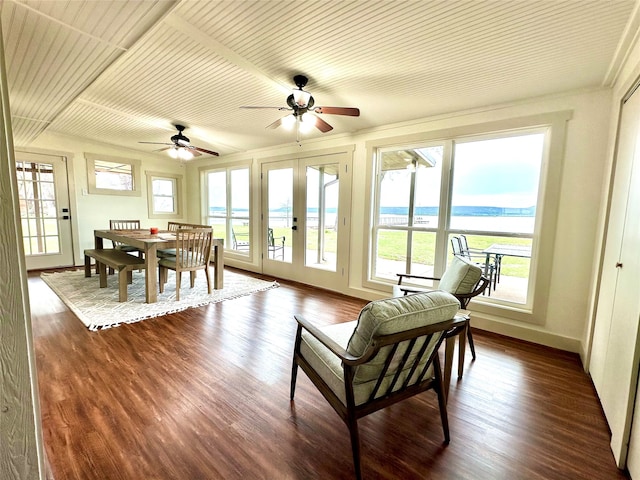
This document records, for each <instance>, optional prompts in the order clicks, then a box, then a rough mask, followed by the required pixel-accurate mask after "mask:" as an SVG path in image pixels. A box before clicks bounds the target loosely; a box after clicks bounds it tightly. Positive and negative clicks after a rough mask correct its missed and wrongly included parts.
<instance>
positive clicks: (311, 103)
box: [240, 75, 360, 141]
mask: <svg viewBox="0 0 640 480" xmlns="http://www.w3.org/2000/svg"><path fill="white" fill-rule="evenodd" d="M308 81H309V79H308V78H307V77H305V76H304V75H296V76H295V77H293V83H295V85H296V87H298V88H297V89H296V88H294V89H293V92H292V93H291V95H289V96H288V97H287V105H288V106H287V107H253V106H243V107H240V108H254V109H259V108H271V109H277V110H283V111H289V112H291V113H290V114H288V115H286V116H285V117H282V118H279V119H278V120H276V121H275V122H273V123H272V124H270V125H267V127H266V128H277V127H279V126H280V125H283V126H284V127H289V128H290V127H292V126H294V125H295V127H296V134H297V138H296V140H297V141H299V134H300V130H302V131H303V132H304V131H305V130H307V129H308V130H310V129H311V128H313V127H316V128H317V129H318V130H320V131H321V132H322V133H325V132H328V131H330V130H333V127H332V126H331V125H329V124H328V123H327V122H325V121H324V120H323V119H322V118H320V117H318V116H317V114H329V115H347V116H349V117H359V116H360V109H358V108H355V107H319V106H315V99H314V98H313V97H312V96H311V93H309V92H307V91H305V90H303V89H304V87H305V86H306V85H307V82H308ZM312 114H313V115H312Z"/></svg>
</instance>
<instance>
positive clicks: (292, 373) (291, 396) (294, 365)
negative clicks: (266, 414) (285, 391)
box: [289, 357, 298, 400]
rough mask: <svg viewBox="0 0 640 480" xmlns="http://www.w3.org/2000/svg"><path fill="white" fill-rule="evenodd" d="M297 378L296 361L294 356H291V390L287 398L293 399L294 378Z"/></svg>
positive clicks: (294, 390)
mask: <svg viewBox="0 0 640 480" xmlns="http://www.w3.org/2000/svg"><path fill="white" fill-rule="evenodd" d="M297 378H298V362H296V359H295V357H293V365H292V366H291V390H290V393H289V398H290V399H291V400H293V397H294V395H295V393H296V379H297Z"/></svg>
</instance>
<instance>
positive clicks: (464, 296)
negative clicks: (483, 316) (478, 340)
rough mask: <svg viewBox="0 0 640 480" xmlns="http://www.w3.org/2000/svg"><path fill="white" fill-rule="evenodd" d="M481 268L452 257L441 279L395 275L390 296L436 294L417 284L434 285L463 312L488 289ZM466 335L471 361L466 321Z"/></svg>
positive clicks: (460, 369) (462, 350)
mask: <svg viewBox="0 0 640 480" xmlns="http://www.w3.org/2000/svg"><path fill="white" fill-rule="evenodd" d="M482 273H483V272H482V268H481V267H480V266H478V265H477V264H475V263H473V262H471V261H469V260H467V259H466V258H463V257H458V256H454V257H453V258H452V259H451V263H450V264H449V267H448V268H447V269H446V270H445V272H444V273H443V274H442V277H440V278H437V277H428V276H424V275H410V274H407V273H398V274H397V276H398V284H397V285H394V286H393V296H394V297H400V296H405V295H408V294H413V293H421V292H428V291H432V290H435V288H433V287H431V288H429V287H421V286H420V285H419V284H418V282H420V281H425V280H427V281H437V282H438V286H437V289H438V290H443V291H445V292H448V293H450V294H452V295H453V296H454V297H455V298H456V299H457V300H458V302H459V303H460V308H461V309H466V308H467V306H468V305H469V302H470V301H471V299H472V298H473V297H475V296H477V295H480V294H481V293H482V292H484V290H485V289H486V288H488V286H489V283H490V282H489V279H488V278H487V277H485V276H483V274H482ZM407 280H408V281H411V282H412V283H411V284H407V283H404V284H403V281H407ZM465 335H466V337H467V339H468V340H469V348H470V349H471V356H472V358H473V360H475V359H476V348H475V345H474V343H473V335H472V334H471V327H470V325H469V320H467V325H466V326H465ZM465 335H461V336H460V342H459V345H458V349H459V352H458V355H459V356H458V377H459V378H461V377H462V373H463V369H464V354H465V344H464V337H465Z"/></svg>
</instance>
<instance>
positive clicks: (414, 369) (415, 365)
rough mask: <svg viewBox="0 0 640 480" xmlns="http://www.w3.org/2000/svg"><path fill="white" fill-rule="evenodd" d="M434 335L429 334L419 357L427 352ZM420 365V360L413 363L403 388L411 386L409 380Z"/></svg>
mask: <svg viewBox="0 0 640 480" xmlns="http://www.w3.org/2000/svg"><path fill="white" fill-rule="evenodd" d="M432 337H433V335H427V339H426V341H424V342H422V346H421V347H420V351H419V352H418V356H417V358H422V357H423V356H424V352H426V350H427V348H428V347H429V344H430V343H431V338H432ZM418 365H419V362H413V365H412V366H411V371H410V372H409V374H408V375H407V378H406V379H405V380H404V384H403V385H402V388H403V389H405V388H407V387H408V386H409V381H410V380H411V378H412V377H413V375H414V374H415V373H416V370H417V369H418Z"/></svg>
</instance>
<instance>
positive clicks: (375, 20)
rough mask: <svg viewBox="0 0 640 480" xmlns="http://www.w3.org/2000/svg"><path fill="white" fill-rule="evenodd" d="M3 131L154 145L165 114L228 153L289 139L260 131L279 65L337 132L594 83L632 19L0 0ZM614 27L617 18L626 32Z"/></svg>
mask: <svg viewBox="0 0 640 480" xmlns="http://www.w3.org/2000/svg"><path fill="white" fill-rule="evenodd" d="M0 8H1V20H2V30H3V39H4V46H5V61H6V64H7V71H8V82H9V92H10V101H11V109H12V114H13V129H14V142H15V144H16V145H18V146H28V145H29V144H30V143H32V142H34V141H35V140H36V139H37V138H38V137H39V136H40V135H41V134H42V133H43V132H52V133H56V134H63V135H71V136H77V137H82V138H87V139H91V140H95V141H99V142H103V143H109V144H116V145H121V146H125V147H128V148H133V149H138V150H143V151H153V150H155V146H154V145H144V144H140V143H138V142H139V141H149V142H166V141H168V140H169V137H170V136H171V135H172V134H173V133H175V129H174V127H173V124H175V123H176V122H178V123H182V124H184V125H187V126H188V127H189V129H188V130H187V131H186V132H185V133H186V134H187V136H189V137H190V138H191V140H192V142H193V143H194V144H197V145H198V146H202V147H204V148H208V149H211V150H215V151H218V152H220V153H221V154H228V153H233V152H237V151H243V150H247V149H253V148H261V147H266V146H270V145H277V144H285V143H289V142H293V141H294V139H295V136H294V135H293V134H292V133H291V132H287V131H286V130H285V129H283V128H278V129H275V130H271V129H269V130H267V129H265V126H267V125H269V124H271V123H272V122H274V121H275V120H277V119H278V118H280V117H281V116H283V115H284V114H285V113H286V112H281V111H278V110H277V109H272V110H268V109H265V110H248V109H240V108H239V107H240V106H242V105H264V106H274V107H281V106H286V103H285V100H286V96H287V95H288V94H289V93H290V89H291V88H292V87H293V86H294V85H293V82H292V77H293V75H295V74H299V73H302V74H305V75H307V76H308V77H309V84H308V85H307V88H306V89H307V90H309V91H310V92H311V93H312V94H313V95H314V98H315V100H316V104H317V105H330V106H357V107H359V108H360V109H361V112H362V113H361V116H360V117H359V118H353V117H342V116H336V115H324V116H323V119H324V120H326V121H328V122H329V123H330V124H331V125H333V127H334V130H333V131H331V132H330V133H325V134H322V133H320V132H319V131H315V132H313V133H311V134H308V135H307V137H309V138H312V137H315V136H320V135H324V136H327V135H333V134H338V135H340V134H342V135H345V134H349V133H351V132H357V131H361V130H366V129H370V128H373V127H378V126H382V125H387V124H391V123H396V122H406V121H412V120H415V119H420V118H424V117H427V116H431V115H439V114H446V113H451V112H457V111H461V110H464V109H470V108H479V107H484V106H490V105H498V104H501V103H505V102H513V101H519V100H523V99H527V98H532V97H538V96H544V95H551V94H556V93H561V92H568V91H574V90H579V89H589V88H601V87H602V86H609V85H610V84H611V83H612V81H613V80H614V79H615V77H616V74H617V73H618V72H617V69H618V67H619V64H620V62H621V60H622V58H623V56H624V53H625V48H626V46H627V45H628V42H629V38H631V37H632V36H633V34H635V31H634V26H635V22H634V19H635V18H636V9H637V4H636V2H635V1H633V0H617V1H600V0H577V1H560V0H558V1H548V0H528V1H520V0H513V1H510V0H496V1H492V0H489V1H480V0H457V1H435V0H433V1H431V0H424V1H411V2H400V1H398V2H393V1H387V0H379V1H374V0H364V1H326V0H324V1H305V2H291V1H270V2H255V1H237V0H226V1H212V0H206V1H193V0H190V1H162V0H161V1H150V0H136V1H133V0H132V1H101V0H93V1H80V0H78V1H73V2H69V1H58V0H50V1H41V0H25V1H17V0H4V1H3V2H2V3H1V7H0ZM625 29H628V30H629V31H625Z"/></svg>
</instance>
